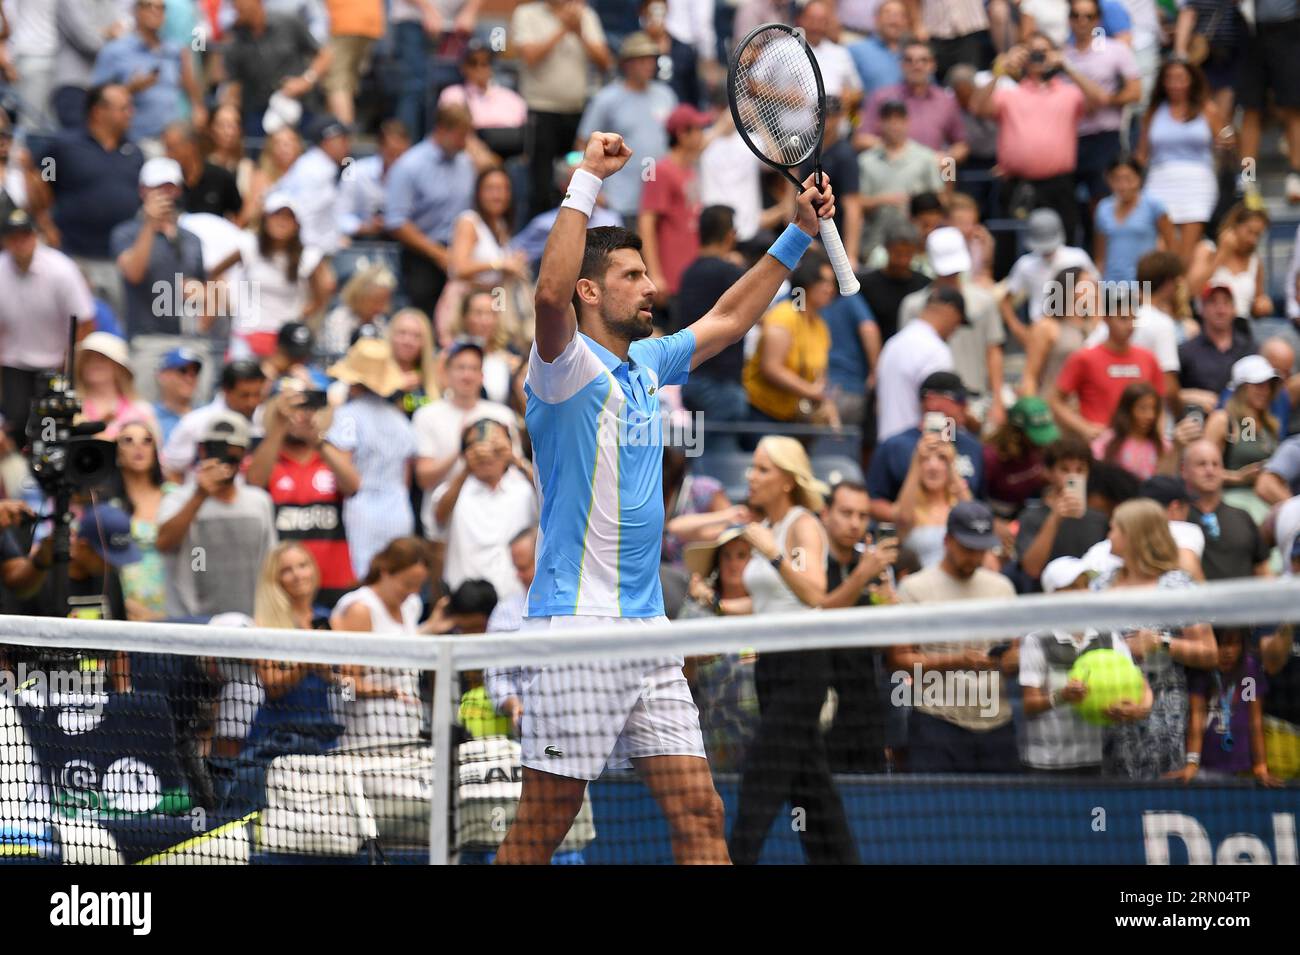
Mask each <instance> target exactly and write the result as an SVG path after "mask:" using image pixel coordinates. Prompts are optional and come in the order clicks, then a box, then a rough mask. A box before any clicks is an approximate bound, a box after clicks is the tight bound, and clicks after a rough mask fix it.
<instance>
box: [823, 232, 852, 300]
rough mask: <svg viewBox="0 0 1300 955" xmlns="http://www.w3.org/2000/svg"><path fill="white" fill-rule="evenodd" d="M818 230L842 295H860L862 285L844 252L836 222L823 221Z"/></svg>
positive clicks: (847, 255)
mask: <svg viewBox="0 0 1300 955" xmlns="http://www.w3.org/2000/svg"><path fill="white" fill-rule="evenodd" d="M817 228H818V230H819V232H820V235H821V240H822V245H824V246H825V247H826V255H827V257H828V258H829V259H830V260H831V268H833V269H834V270H835V279H836V281H837V282H839V286H840V294H841V295H856V294H858V289H860V288H861V287H862V285H861V283H859V282H858V277H857V276H856V275H854V274H853V268H852V267H851V266H850V265H849V254H848V253H847V252H845V251H844V243H843V242H842V241H840V230H839V229H837V228H835V220H834V219H821V220H819V222H818V226H817Z"/></svg>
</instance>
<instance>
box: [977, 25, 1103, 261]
mask: <svg viewBox="0 0 1300 955" xmlns="http://www.w3.org/2000/svg"><path fill="white" fill-rule="evenodd" d="M1008 73H1009V74H1011V75H1012V76H1015V77H1017V78H1018V79H1019V83H1018V85H1016V86H1015V87H1012V88H1009V89H1004V88H1001V87H1000V86H999V84H998V83H997V82H996V80H995V81H994V82H992V83H988V84H986V85H985V86H982V87H980V88H979V89H978V90H976V91H975V95H974V96H973V97H972V98H971V112H972V113H974V114H975V115H976V116H983V117H989V118H992V119H996V120H997V121H998V168H999V169H1000V170H1001V171H1002V175H1003V177H1004V178H1003V183H1002V189H1003V195H1002V207H1003V208H1004V209H1007V210H1009V211H1011V212H1013V213H1016V214H1019V213H1021V212H1024V213H1027V212H1029V210H1031V209H1037V208H1041V207H1043V206H1046V207H1048V208H1050V209H1055V210H1056V212H1057V213H1058V214H1059V215H1060V217H1061V221H1062V222H1063V223H1064V224H1065V237H1066V243H1067V244H1070V245H1072V244H1074V243H1075V241H1076V239H1077V235H1076V230H1077V229H1078V225H1079V204H1078V202H1077V200H1076V199H1075V197H1074V172H1075V169H1076V168H1077V166H1078V159H1079V156H1078V150H1079V121H1080V120H1081V119H1083V118H1084V117H1085V116H1086V115H1088V110H1090V109H1097V108H1099V107H1104V106H1106V105H1107V104H1108V103H1109V101H1110V98H1111V97H1110V94H1109V93H1108V92H1106V91H1105V90H1104V89H1102V88H1101V87H1100V86H1098V85H1097V84H1096V83H1094V82H1093V81H1092V80H1090V79H1088V77H1087V76H1085V75H1084V74H1083V73H1081V72H1080V71H1079V69H1078V68H1077V67H1076V66H1075V65H1074V64H1073V63H1071V62H1070V61H1069V60H1067V59H1066V58H1065V57H1064V56H1063V55H1062V54H1061V51H1060V50H1058V49H1057V48H1056V44H1054V43H1053V42H1052V41H1051V40H1050V39H1048V38H1047V37H1046V36H1044V35H1043V34H1041V33H1035V34H1033V35H1032V36H1030V37H1029V39H1028V40H1027V41H1026V43H1025V44H1024V45H1017V46H1014V47H1012V48H1011V49H1010V50H1009V51H1007V52H1006V53H1005V54H1003V55H1002V56H999V57H998V58H997V59H996V60H995V61H994V62H993V75H994V76H995V77H1000V76H1003V75H1005V74H1008ZM1061 74H1064V76H1065V77H1066V78H1065V79H1063V78H1062V76H1061ZM1070 81H1073V82H1070Z"/></svg>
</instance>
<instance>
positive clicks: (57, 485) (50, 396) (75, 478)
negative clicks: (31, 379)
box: [27, 371, 117, 494]
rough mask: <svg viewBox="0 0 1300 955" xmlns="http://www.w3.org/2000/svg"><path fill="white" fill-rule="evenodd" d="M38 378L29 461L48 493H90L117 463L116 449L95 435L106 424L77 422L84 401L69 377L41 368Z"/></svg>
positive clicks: (29, 433)
mask: <svg viewBox="0 0 1300 955" xmlns="http://www.w3.org/2000/svg"><path fill="white" fill-rule="evenodd" d="M38 381H39V384H38V389H37V397H36V398H35V399H34V400H33V401H32V408H31V413H30V415H29V416H28V418H27V439H28V440H29V441H30V442H31V454H30V458H29V461H30V464H31V468H32V474H33V476H35V478H36V481H37V483H38V484H39V485H40V486H41V489H42V490H43V491H45V492H46V493H47V494H55V493H56V492H58V491H60V490H68V491H85V490H89V489H90V488H93V487H95V486H97V485H99V484H101V483H102V482H103V481H104V480H105V479H106V478H107V477H108V476H109V474H111V473H112V471H113V468H114V467H116V465H117V449H116V447H114V445H113V444H112V443H111V442H108V441H101V440H99V439H97V438H95V437H93V435H95V434H97V433H98V432H100V431H102V430H104V425H103V424H102V423H100V422H85V423H82V424H73V421H74V419H75V418H76V417H77V415H79V414H80V413H81V399H80V398H78V397H77V393H76V391H75V390H74V389H73V387H72V380H71V378H70V377H69V376H67V375H65V374H64V373H63V372H58V371H51V372H42V373H41V375H40V378H39V379H38Z"/></svg>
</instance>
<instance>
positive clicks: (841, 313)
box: [821, 295, 881, 427]
mask: <svg viewBox="0 0 1300 955" xmlns="http://www.w3.org/2000/svg"><path fill="white" fill-rule="evenodd" d="M821 315H822V321H824V322H825V323H826V325H827V327H828V328H830V330H831V352H830V356H829V364H827V366H826V379H827V381H829V382H830V384H831V387H832V388H833V389H836V394H835V407H836V408H837V409H839V412H840V423H841V424H846V425H853V426H855V427H860V426H861V425H862V419H863V412H864V411H865V410H866V403H867V378H868V376H869V375H870V374H871V369H872V368H874V367H875V364H876V359H877V358H879V357H880V344H881V342H880V329H879V327H877V325H876V317H875V316H874V315H872V314H871V307H870V306H869V305H868V304H867V301H866V299H864V298H863V297H862V296H861V295H837V296H836V297H835V300H834V301H833V302H831V303H830V304H829V305H827V306H826V307H825V308H824V309H822V312H821Z"/></svg>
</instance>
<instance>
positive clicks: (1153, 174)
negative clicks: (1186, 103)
mask: <svg viewBox="0 0 1300 955" xmlns="http://www.w3.org/2000/svg"><path fill="white" fill-rule="evenodd" d="M1148 139H1149V142H1150V145H1151V166H1150V169H1149V170H1148V172H1147V183H1146V190H1147V192H1148V194H1150V195H1151V196H1153V197H1154V198H1156V199H1158V200H1160V202H1161V203H1163V204H1164V207H1165V211H1166V212H1167V213H1168V214H1169V221H1170V222H1172V223H1173V224H1174V225H1184V224H1186V223H1189V222H1209V221H1210V216H1211V215H1213V213H1214V207H1215V204H1216V203H1217V202H1218V201H1219V180H1218V176H1217V175H1216V174H1215V170H1214V132H1213V131H1212V130H1211V129H1210V124H1209V123H1208V122H1206V119H1205V117H1204V116H1203V115H1201V116H1197V117H1196V118H1195V119H1193V120H1191V122H1187V123H1180V122H1179V121H1178V120H1176V119H1174V117H1173V114H1172V113H1170V111H1169V104H1168V103H1164V104H1162V105H1161V106H1160V108H1159V109H1157V110H1156V114H1155V116H1154V117H1153V118H1152V120H1151V129H1150V132H1149V133H1148Z"/></svg>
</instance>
